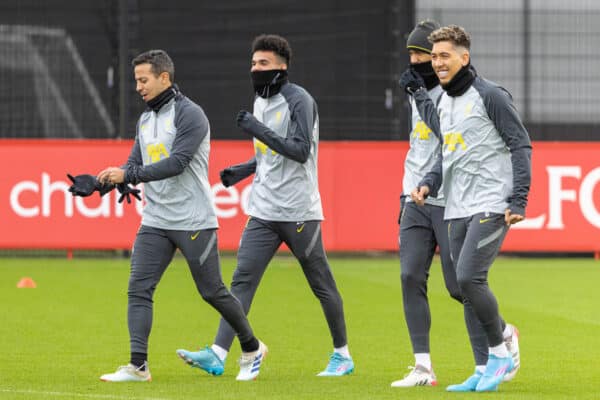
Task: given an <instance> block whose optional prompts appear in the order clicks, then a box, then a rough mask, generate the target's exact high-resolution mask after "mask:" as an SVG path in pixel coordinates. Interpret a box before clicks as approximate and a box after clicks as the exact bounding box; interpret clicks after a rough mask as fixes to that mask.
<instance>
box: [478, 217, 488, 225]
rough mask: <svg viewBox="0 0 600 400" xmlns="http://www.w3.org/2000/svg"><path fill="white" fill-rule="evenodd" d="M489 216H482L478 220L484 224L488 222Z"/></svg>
mask: <svg viewBox="0 0 600 400" xmlns="http://www.w3.org/2000/svg"><path fill="white" fill-rule="evenodd" d="M490 219H491V218H483V219H480V220H479V223H480V224H485V223H486V222H488V221H489V220H490Z"/></svg>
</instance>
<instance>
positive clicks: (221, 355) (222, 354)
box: [210, 344, 229, 361]
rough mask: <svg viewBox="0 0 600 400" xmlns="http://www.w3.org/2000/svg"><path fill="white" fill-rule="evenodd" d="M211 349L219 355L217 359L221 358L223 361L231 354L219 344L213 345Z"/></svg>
mask: <svg viewBox="0 0 600 400" xmlns="http://www.w3.org/2000/svg"><path fill="white" fill-rule="evenodd" d="M210 348H211V349H212V351H214V352H215V354H216V355H217V357H219V359H220V360H221V361H225V359H226V358H227V354H228V353H229V352H228V351H227V350H225V349H224V348H222V347H221V346H219V345H217V344H213V345H212V346H210Z"/></svg>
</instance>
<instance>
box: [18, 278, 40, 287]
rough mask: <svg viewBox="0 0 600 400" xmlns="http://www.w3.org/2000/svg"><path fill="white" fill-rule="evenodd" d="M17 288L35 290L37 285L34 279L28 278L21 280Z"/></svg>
mask: <svg viewBox="0 0 600 400" xmlns="http://www.w3.org/2000/svg"><path fill="white" fill-rule="evenodd" d="M17 287H18V288H19V289H23V288H31V289H35V288H36V287H37V284H36V283H35V281H34V280H33V279H31V278H29V277H27V276H26V277H24V278H21V280H20V281H19V283H17Z"/></svg>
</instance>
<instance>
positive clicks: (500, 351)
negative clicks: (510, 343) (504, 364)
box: [490, 342, 510, 358]
mask: <svg viewBox="0 0 600 400" xmlns="http://www.w3.org/2000/svg"><path fill="white" fill-rule="evenodd" d="M490 354H493V355H495V356H496V357H499V358H506V357H510V353H509V352H508V349H507V348H506V344H504V342H502V343H500V344H499V345H498V346H494V347H490Z"/></svg>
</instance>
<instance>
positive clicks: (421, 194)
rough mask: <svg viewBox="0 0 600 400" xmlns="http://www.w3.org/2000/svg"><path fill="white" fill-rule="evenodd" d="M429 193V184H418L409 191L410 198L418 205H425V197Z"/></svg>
mask: <svg viewBox="0 0 600 400" xmlns="http://www.w3.org/2000/svg"><path fill="white" fill-rule="evenodd" d="M428 195H429V186H419V187H416V188H414V189H413V190H412V192H410V198H411V199H412V201H414V202H415V203H416V204H417V205H418V206H424V205H425V199H426V198H427V196H428Z"/></svg>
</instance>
